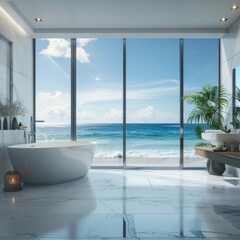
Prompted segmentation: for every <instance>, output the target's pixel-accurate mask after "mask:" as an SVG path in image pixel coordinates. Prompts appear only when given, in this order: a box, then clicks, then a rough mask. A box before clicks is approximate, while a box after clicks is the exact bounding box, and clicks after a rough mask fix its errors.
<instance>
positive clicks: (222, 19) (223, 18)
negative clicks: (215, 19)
mask: <svg viewBox="0 0 240 240" xmlns="http://www.w3.org/2000/svg"><path fill="white" fill-rule="evenodd" d="M227 20H228V19H227V18H225V17H222V18H221V19H220V21H221V22H226V21H227Z"/></svg>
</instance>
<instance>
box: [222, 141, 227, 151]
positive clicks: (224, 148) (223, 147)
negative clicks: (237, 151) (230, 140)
mask: <svg viewBox="0 0 240 240" xmlns="http://www.w3.org/2000/svg"><path fill="white" fill-rule="evenodd" d="M222 150H223V151H226V150H227V146H226V143H223V146H222Z"/></svg>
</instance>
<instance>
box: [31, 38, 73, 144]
mask: <svg viewBox="0 0 240 240" xmlns="http://www.w3.org/2000/svg"><path fill="white" fill-rule="evenodd" d="M35 54H36V96H35V99H36V120H44V123H42V122H41V123H40V122H39V123H38V122H37V123H36V140H37V141H66V140H67V141H69V140H70V139H71V136H70V119H71V118H70V109H71V104H70V99H71V98H70V97H71V92H70V86H71V74H70V62H71V61H70V60H71V43H70V39H54V38H51V39H37V40H36V52H35Z"/></svg>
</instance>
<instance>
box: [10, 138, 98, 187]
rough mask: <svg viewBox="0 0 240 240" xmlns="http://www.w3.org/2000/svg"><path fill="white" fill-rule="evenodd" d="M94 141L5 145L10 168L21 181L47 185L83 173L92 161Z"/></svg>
mask: <svg viewBox="0 0 240 240" xmlns="http://www.w3.org/2000/svg"><path fill="white" fill-rule="evenodd" d="M95 148H96V143H95V142H44V143H31V144H19V145H12V146H8V148H7V149H8V154H9V157H10V161H11V163H12V166H13V169H14V170H16V171H19V172H20V173H21V176H22V182H23V183H27V184H36V185H49V184H56V183H62V182H67V181H71V180H74V179H77V178H80V177H82V176H84V175H86V174H87V173H88V171H89V169H90V167H91V165H92V161H93V157H94V153H95Z"/></svg>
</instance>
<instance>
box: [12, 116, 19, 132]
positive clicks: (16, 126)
mask: <svg viewBox="0 0 240 240" xmlns="http://www.w3.org/2000/svg"><path fill="white" fill-rule="evenodd" d="M16 129H18V121H17V118H16V117H14V118H13V119H12V130H16Z"/></svg>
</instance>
